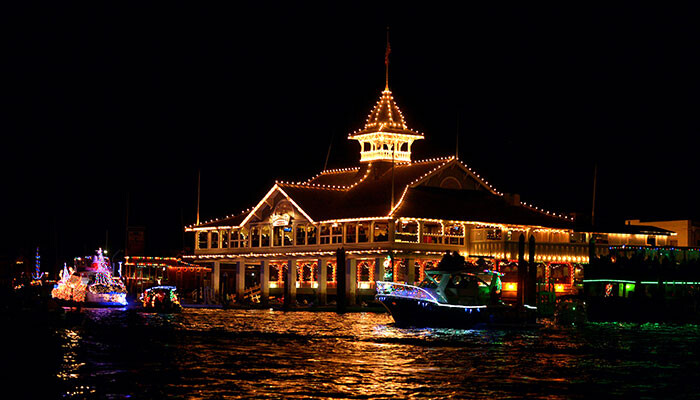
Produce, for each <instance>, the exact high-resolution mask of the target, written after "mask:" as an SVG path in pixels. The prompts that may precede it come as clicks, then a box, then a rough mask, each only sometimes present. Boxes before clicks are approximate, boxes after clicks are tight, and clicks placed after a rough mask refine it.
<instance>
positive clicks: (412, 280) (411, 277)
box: [404, 258, 416, 285]
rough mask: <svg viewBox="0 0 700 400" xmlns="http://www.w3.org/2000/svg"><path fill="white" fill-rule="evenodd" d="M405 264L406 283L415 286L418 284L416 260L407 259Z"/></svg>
mask: <svg viewBox="0 0 700 400" xmlns="http://www.w3.org/2000/svg"><path fill="white" fill-rule="evenodd" d="M404 262H405V263H406V283H407V284H409V285H415V284H416V267H415V263H416V260H415V259H413V258H405V259H404Z"/></svg>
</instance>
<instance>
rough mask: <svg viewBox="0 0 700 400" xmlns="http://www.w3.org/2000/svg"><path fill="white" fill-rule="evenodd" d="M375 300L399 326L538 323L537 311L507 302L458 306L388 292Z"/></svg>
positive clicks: (474, 325) (523, 324) (454, 326)
mask: <svg viewBox="0 0 700 400" xmlns="http://www.w3.org/2000/svg"><path fill="white" fill-rule="evenodd" d="M376 299H377V301H379V302H380V303H381V304H382V305H383V306H384V307H385V308H386V309H387V310H388V311H389V313H390V314H391V316H392V317H393V318H394V321H395V322H396V325H397V326H415V327H449V328H467V329H475V328H487V327H501V326H503V327H506V326H530V325H534V324H535V323H536V312H535V310H533V309H528V308H517V307H513V306H509V305H505V304H497V305H489V306H471V307H470V306H455V305H449V304H440V303H437V302H433V301H426V300H422V299H411V298H406V297H398V296H386V295H377V297H376Z"/></svg>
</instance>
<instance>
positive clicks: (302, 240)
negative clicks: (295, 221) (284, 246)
mask: <svg viewBox="0 0 700 400" xmlns="http://www.w3.org/2000/svg"><path fill="white" fill-rule="evenodd" d="M296 229H297V231H296V239H297V240H296V244H297V246H303V245H305V244H306V225H297V228H296Z"/></svg>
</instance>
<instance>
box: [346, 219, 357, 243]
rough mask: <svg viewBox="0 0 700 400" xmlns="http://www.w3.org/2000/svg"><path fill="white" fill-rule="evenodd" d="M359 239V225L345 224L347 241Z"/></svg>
mask: <svg viewBox="0 0 700 400" xmlns="http://www.w3.org/2000/svg"><path fill="white" fill-rule="evenodd" d="M356 241H357V225H356V224H354V223H349V224H345V243H355V242H356Z"/></svg>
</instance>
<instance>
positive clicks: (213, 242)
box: [209, 231, 219, 249]
mask: <svg viewBox="0 0 700 400" xmlns="http://www.w3.org/2000/svg"><path fill="white" fill-rule="evenodd" d="M209 244H210V247H211V248H212V249H218V248H219V232H216V231H213V232H211V236H210V239H209Z"/></svg>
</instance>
